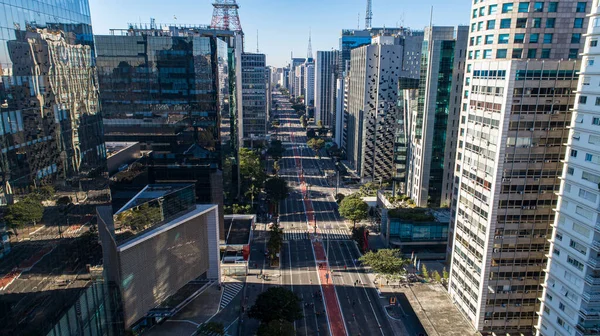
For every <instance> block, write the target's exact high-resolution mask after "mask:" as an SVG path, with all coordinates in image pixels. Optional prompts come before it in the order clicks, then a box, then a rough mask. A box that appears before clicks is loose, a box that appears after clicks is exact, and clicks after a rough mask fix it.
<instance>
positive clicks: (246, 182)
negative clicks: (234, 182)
mask: <svg viewBox="0 0 600 336" xmlns="http://www.w3.org/2000/svg"><path fill="white" fill-rule="evenodd" d="M239 156H240V175H241V177H242V190H244V194H245V195H246V196H247V195H250V196H252V195H255V196H256V194H257V191H259V190H260V189H261V188H262V186H263V184H264V181H265V177H266V176H265V173H264V171H263V168H262V166H261V163H260V157H259V156H258V154H257V153H256V152H254V151H252V150H251V149H248V148H240V151H239Z"/></svg>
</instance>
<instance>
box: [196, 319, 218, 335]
mask: <svg viewBox="0 0 600 336" xmlns="http://www.w3.org/2000/svg"><path fill="white" fill-rule="evenodd" d="M196 335H207V336H213V335H219V336H225V327H224V326H223V323H220V322H206V323H204V324H202V325H201V326H199V327H198V329H197V330H196Z"/></svg>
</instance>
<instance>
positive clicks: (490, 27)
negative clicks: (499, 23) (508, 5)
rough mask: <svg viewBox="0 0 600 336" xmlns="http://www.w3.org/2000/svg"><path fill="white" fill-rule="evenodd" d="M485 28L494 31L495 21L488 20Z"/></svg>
mask: <svg viewBox="0 0 600 336" xmlns="http://www.w3.org/2000/svg"><path fill="white" fill-rule="evenodd" d="M486 28H487V29H488V30H489V29H496V20H489V21H488V22H487V26H486Z"/></svg>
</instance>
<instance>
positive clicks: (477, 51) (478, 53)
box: [475, 50, 481, 59]
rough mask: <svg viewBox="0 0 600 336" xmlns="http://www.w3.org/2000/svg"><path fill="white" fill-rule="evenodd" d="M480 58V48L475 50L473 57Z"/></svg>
mask: <svg viewBox="0 0 600 336" xmlns="http://www.w3.org/2000/svg"><path fill="white" fill-rule="evenodd" d="M480 58H481V50H475V59H480Z"/></svg>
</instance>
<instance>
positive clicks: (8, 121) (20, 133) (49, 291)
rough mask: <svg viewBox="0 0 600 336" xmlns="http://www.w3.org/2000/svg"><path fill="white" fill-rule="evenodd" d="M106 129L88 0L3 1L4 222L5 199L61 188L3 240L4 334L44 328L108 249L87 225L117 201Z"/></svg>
mask: <svg viewBox="0 0 600 336" xmlns="http://www.w3.org/2000/svg"><path fill="white" fill-rule="evenodd" d="M103 133H104V132H103V124H102V116H101V110H100V105H99V103H98V82H97V75H96V64H95V51H94V41H93V35H92V26H91V19H90V10H89V5H88V1H87V0H60V1H59V0H28V1H15V0H0V226H3V225H4V224H6V223H4V221H5V220H6V218H7V217H6V216H5V213H4V211H5V208H4V207H3V206H5V205H10V204H12V203H17V202H20V201H21V200H22V199H23V198H24V197H25V196H27V195H31V194H32V193H34V192H36V191H38V190H39V189H40V188H41V187H43V186H52V187H53V188H54V189H55V190H56V195H49V196H50V199H49V200H48V201H47V202H44V203H43V205H44V216H43V218H42V220H41V221H39V222H38V223H37V225H36V226H35V228H33V227H32V226H30V225H25V226H24V227H23V228H21V229H20V230H18V237H14V238H13V239H12V246H11V247H10V251H8V252H7V249H6V246H7V244H6V242H7V240H6V239H4V238H2V239H1V240H2V241H3V243H2V245H3V250H4V251H5V252H4V253H3V255H4V256H3V257H2V259H0V279H1V280H0V335H15V334H19V335H24V334H27V335H45V334H46V333H47V332H48V331H49V330H50V329H51V328H52V327H53V326H54V324H55V323H56V322H57V321H58V320H59V318H60V317H61V316H62V315H63V314H64V313H65V312H66V311H67V310H68V309H69V308H70V307H72V306H73V305H74V304H75V303H76V301H77V300H78V299H79V297H80V296H81V294H82V293H83V292H85V289H86V288H88V286H89V285H90V281H89V267H86V266H87V265H90V266H94V265H98V264H99V263H100V259H101V254H100V253H99V252H100V246H99V245H98V244H97V243H96V241H95V240H94V239H93V235H87V233H88V230H89V227H90V226H91V223H93V222H94V219H93V218H94V215H95V207H96V205H99V204H104V203H106V202H108V201H110V195H109V194H108V192H107V175H106V149H105V146H104V138H103ZM58 197H60V198H61V200H68V202H69V203H71V205H70V206H68V207H61V206H60V205H58V204H55V201H56V200H57V198H58ZM59 208H60V210H59ZM32 224H33V223H32ZM0 231H2V230H0ZM7 231H10V230H8V229H7ZM13 231H14V230H13ZM82 236H83V237H87V238H90V237H92V238H91V239H89V240H88V239H85V238H82ZM17 238H18V239H17ZM83 244H86V245H85V247H84V246H83ZM84 278H85V279H87V280H83V279H84ZM67 284H68V286H67ZM79 317H80V319H79V322H81V323H85V321H83V319H84V317H82V316H79ZM111 328H112V326H111ZM95 334H103V332H101V331H98V332H96V333H95Z"/></svg>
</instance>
